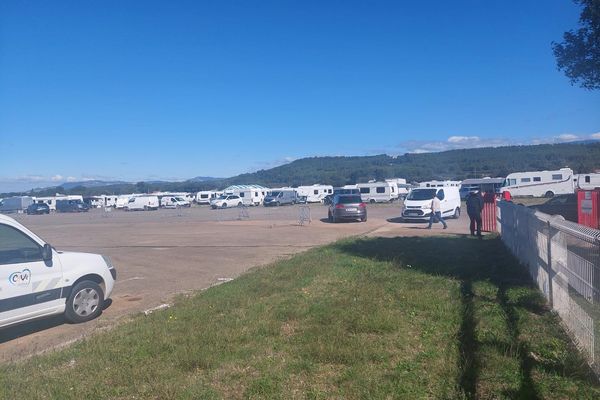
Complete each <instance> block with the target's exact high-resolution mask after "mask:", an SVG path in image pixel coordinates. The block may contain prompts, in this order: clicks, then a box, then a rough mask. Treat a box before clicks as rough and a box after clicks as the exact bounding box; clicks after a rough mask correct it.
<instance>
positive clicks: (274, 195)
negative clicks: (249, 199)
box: [269, 192, 281, 197]
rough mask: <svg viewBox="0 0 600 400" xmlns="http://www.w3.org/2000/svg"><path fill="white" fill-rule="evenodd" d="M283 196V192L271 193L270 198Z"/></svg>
mask: <svg viewBox="0 0 600 400" xmlns="http://www.w3.org/2000/svg"><path fill="white" fill-rule="evenodd" d="M280 195H281V192H271V193H269V196H271V197H279V196H280Z"/></svg>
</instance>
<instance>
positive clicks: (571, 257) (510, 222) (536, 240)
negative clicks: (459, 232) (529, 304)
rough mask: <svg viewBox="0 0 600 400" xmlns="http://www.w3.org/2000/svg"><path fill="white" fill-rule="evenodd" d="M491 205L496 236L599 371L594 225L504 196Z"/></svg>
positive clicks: (599, 273) (598, 241)
mask: <svg viewBox="0 0 600 400" xmlns="http://www.w3.org/2000/svg"><path fill="white" fill-rule="evenodd" d="M497 211H498V213H497V216H498V225H497V226H498V231H499V232H500V234H501V236H502V241H503V242H504V244H505V245H506V246H507V247H508V248H509V249H510V251H511V252H512V253H513V254H514V255H515V256H516V257H517V258H518V259H519V260H520V262H521V263H522V264H524V265H525V266H527V267H528V268H529V273H530V274H531V277H532V278H533V280H534V281H535V282H536V283H537V285H538V287H539V288H540V290H541V291H542V292H543V294H544V296H545V297H546V299H547V300H548V303H549V304H550V306H551V307H552V309H553V310H555V311H556V312H557V313H558V315H559V316H560V318H561V319H562V321H563V322H564V325H565V326H566V328H567V330H568V332H569V334H570V335H571V337H572V339H573V341H574V342H575V344H576V345H577V346H578V347H579V348H580V350H581V351H582V353H583V354H584V355H585V356H586V357H587V359H588V361H589V363H590V365H591V366H592V368H593V369H594V371H595V372H596V374H597V375H599V376H600V343H598V342H600V336H599V335H600V231H599V230H596V229H591V228H587V227H585V226H583V225H579V224H576V223H573V222H569V221H565V220H564V219H563V218H562V217H561V216H550V215H547V214H544V213H541V212H539V211H534V210H532V209H530V208H527V207H525V206H521V205H516V204H514V203H511V202H506V201H501V202H499V203H498V210H497ZM597 333H598V334H599V335H596V334H597Z"/></svg>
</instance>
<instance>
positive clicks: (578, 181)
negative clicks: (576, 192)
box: [573, 172, 600, 190]
mask: <svg viewBox="0 0 600 400" xmlns="http://www.w3.org/2000/svg"><path fill="white" fill-rule="evenodd" d="M573 181H574V184H575V188H577V189H584V190H591V189H595V188H597V187H600V173H598V172H596V173H593V174H578V175H575V177H573Z"/></svg>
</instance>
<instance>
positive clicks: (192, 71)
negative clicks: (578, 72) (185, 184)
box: [0, 0, 600, 192]
mask: <svg viewBox="0 0 600 400" xmlns="http://www.w3.org/2000/svg"><path fill="white" fill-rule="evenodd" d="M579 12H580V10H579V9H578V7H577V6H576V5H575V4H574V3H573V2H572V1H570V0H550V1H545V2H540V1H539V0H522V1H503V2H481V1H456V2H448V1H431V2H400V1H370V2H365V1H307V0H303V1H284V0H278V1H211V2H207V1H129V2H121V1H102V2H82V1H52V2H48V1H18V0H15V1H8V2H2V4H1V5H0V152H1V153H0V154H1V157H0V192H2V191H8V190H19V189H28V188H31V187H38V186H46V185H49V184H57V183H61V182H64V181H67V180H71V181H73V180H76V181H79V180H84V179H96V178H98V179H119V180H131V181H138V180H156V179H183V178H190V177H194V176H198V175H201V176H218V177H226V176H232V175H236V174H238V173H243V172H248V171H253V170H257V169H261V168H270V167H272V166H275V165H278V164H281V163H284V162H287V161H290V160H293V159H297V158H302V157H306V156H316V155H317V156H318V155H370V154H380V153H387V154H402V153H405V152H408V151H416V152H422V151H439V150H445V149H451V148H461V147H477V146H485V145H504V144H514V143H523V144H526V143H542V142H560V141H569V140H577V139H588V138H599V139H600V112H599V110H600V91H596V92H590V91H586V90H584V89H580V88H578V87H573V86H571V85H570V83H569V81H568V80H567V78H565V77H564V76H563V75H562V73H561V72H559V71H557V70H556V67H555V60H554V58H553V55H552V51H551V47H550V43H551V42H552V41H553V40H555V41H559V40H560V39H561V37H562V33H563V32H564V31H565V30H569V29H573V28H575V27H576V26H577V20H578V17H579Z"/></svg>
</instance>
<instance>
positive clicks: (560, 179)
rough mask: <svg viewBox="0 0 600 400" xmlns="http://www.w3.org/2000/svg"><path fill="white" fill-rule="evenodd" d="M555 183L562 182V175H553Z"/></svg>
mask: <svg viewBox="0 0 600 400" xmlns="http://www.w3.org/2000/svg"><path fill="white" fill-rule="evenodd" d="M552 180H553V181H562V174H552Z"/></svg>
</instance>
